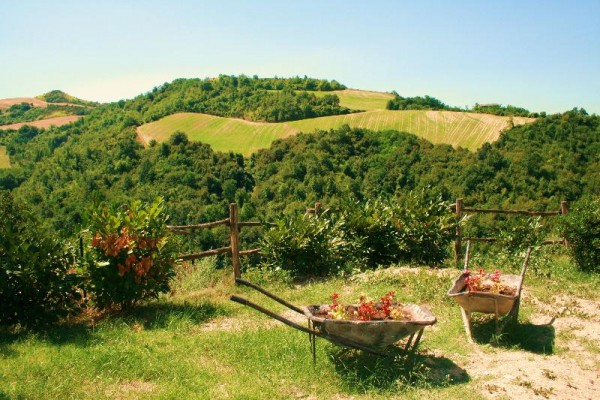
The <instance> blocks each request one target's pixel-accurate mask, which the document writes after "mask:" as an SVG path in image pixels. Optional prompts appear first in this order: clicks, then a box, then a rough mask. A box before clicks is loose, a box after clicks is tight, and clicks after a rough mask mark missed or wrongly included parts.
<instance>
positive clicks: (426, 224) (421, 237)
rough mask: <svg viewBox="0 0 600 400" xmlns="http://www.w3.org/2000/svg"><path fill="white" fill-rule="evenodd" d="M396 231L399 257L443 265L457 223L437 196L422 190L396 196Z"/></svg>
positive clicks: (393, 206) (394, 211)
mask: <svg viewBox="0 0 600 400" xmlns="http://www.w3.org/2000/svg"><path fill="white" fill-rule="evenodd" d="M391 206H392V209H393V214H394V225H395V227H396V230H397V232H398V239H397V240H398V245H399V248H400V254H399V257H400V259H401V260H403V261H411V262H417V263H422V264H439V263H442V262H443V261H444V260H445V259H446V258H447V257H448V256H449V252H450V243H451V241H452V240H453V239H454V237H455V235H456V226H457V224H458V223H460V222H461V221H457V220H456V218H455V217H454V216H453V215H452V213H449V212H448V209H449V208H448V206H449V204H448V203H447V202H446V201H444V200H443V199H442V195H441V194H439V193H436V192H435V191H434V192H431V191H426V190H421V191H411V192H409V193H406V194H404V195H402V196H399V197H396V198H395V199H394V200H393V203H392V204H391Z"/></svg>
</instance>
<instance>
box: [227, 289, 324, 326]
mask: <svg viewBox="0 0 600 400" xmlns="http://www.w3.org/2000/svg"><path fill="white" fill-rule="evenodd" d="M229 299H230V300H231V301H235V302H236V303H240V304H242V305H245V306H248V307H251V308H254V309H255V310H257V311H260V312H261V313H263V314H266V315H268V316H269V317H271V318H274V319H276V320H277V321H280V322H283V323H284V324H286V325H289V326H291V327H292V328H296V329H298V330H299V331H302V332H306V333H310V334H311V335H315V336H323V334H322V333H321V332H319V331H315V330H313V329H309V328H307V327H305V326H302V325H298V324H297V323H295V322H294V321H290V320H289V319H287V318H284V317H282V316H281V315H278V314H275V313H274V312H273V311H270V310H267V309H266V308H264V307H261V306H259V305H258V304H255V303H253V302H251V301H250V300H247V299H244V298H243V297H239V296H236V295H232V296H231V297H230V298H229Z"/></svg>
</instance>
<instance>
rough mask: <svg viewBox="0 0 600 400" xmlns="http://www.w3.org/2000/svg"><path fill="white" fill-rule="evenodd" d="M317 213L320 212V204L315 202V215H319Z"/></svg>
mask: <svg viewBox="0 0 600 400" xmlns="http://www.w3.org/2000/svg"><path fill="white" fill-rule="evenodd" d="M319 211H321V202H320V201H317V202H316V203H315V215H319Z"/></svg>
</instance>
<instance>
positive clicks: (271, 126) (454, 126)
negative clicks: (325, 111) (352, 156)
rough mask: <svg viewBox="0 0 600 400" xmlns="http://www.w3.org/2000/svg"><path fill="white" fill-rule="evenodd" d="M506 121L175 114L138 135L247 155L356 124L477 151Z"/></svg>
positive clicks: (440, 114) (451, 115)
mask: <svg viewBox="0 0 600 400" xmlns="http://www.w3.org/2000/svg"><path fill="white" fill-rule="evenodd" d="M367 93H368V92H367ZM508 120H509V118H508V117H499V116H495V115H489V114H477V113H467V112H454V111H425V110H416V111H412V110H411V111H390V110H372V111H366V112H361V113H355V114H348V115H336V116H331V117H321V118H311V119H305V120H301V121H292V122H282V123H258V122H249V121H244V120H239V119H232V118H221V117H215V116H211V115H206V114H196V113H177V114H173V115H170V116H167V117H165V118H163V119H161V120H159V121H155V122H152V123H149V124H145V125H142V126H140V127H139V128H138V135H139V136H140V139H141V140H142V141H143V142H144V143H148V142H149V141H150V140H152V139H154V140H156V141H158V142H160V141H163V140H166V139H168V138H169V136H171V134H173V133H174V132H175V131H182V132H185V133H186V134H187V135H188V137H189V138H190V140H198V141H201V142H203V143H207V144H209V145H211V146H212V147H213V149H215V150H217V151H234V152H239V153H242V154H244V155H249V154H252V153H253V152H255V151H256V150H258V149H261V148H266V147H268V146H269V145H270V144H271V142H272V141H273V140H275V139H279V138H283V137H287V136H290V135H294V134H297V133H299V132H313V131H315V130H330V129H336V128H339V127H341V126H342V125H344V124H347V125H349V126H350V127H353V128H367V129H372V130H398V131H403V132H408V133H412V134H415V135H417V136H420V137H423V138H424V139H427V140H429V141H430V142H432V143H446V144H450V145H452V146H454V147H458V146H461V147H464V148H467V149H469V150H476V149H477V148H479V147H480V146H481V145H482V144H483V143H486V142H493V141H495V140H496V139H498V137H499V135H500V132H501V131H502V130H503V129H505V128H506V127H507V126H508ZM533 121H534V119H532V118H522V117H515V118H513V122H514V124H515V125H521V124H526V123H530V122H533Z"/></svg>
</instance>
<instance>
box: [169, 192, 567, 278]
mask: <svg viewBox="0 0 600 400" xmlns="http://www.w3.org/2000/svg"><path fill="white" fill-rule="evenodd" d="M450 207H451V209H452V210H454V211H455V213H456V218H457V219H459V220H460V219H461V218H462V217H463V216H464V215H465V213H497V214H519V215H530V216H535V215H540V216H556V215H563V214H567V213H568V212H569V203H568V202H567V201H562V202H561V203H560V209H559V210H558V211H525V210H499V209H482V208H474V207H465V206H464V204H463V199H457V200H456V203H455V204H452V205H451V206H450ZM320 210H321V203H320V202H317V203H315V207H314V208H307V209H306V213H307V214H314V215H317V214H319V212H320ZM274 225H275V224H274V223H271V222H240V221H239V215H238V207H237V204H235V203H231V204H230V205H229V218H225V219H221V220H218V221H213V222H206V223H203V224H194V225H177V226H175V225H169V226H167V228H168V229H170V230H171V231H172V232H174V233H178V234H183V235H189V234H191V233H192V232H193V231H194V230H202V229H211V228H215V227H219V226H228V227H229V232H230V233H229V238H230V245H229V246H227V247H219V248H216V249H211V250H206V251H203V252H200V253H194V254H187V255H183V256H180V257H179V259H180V260H183V261H190V260H196V259H198V258H202V257H210V256H215V255H218V254H228V255H230V256H231V260H232V265H233V274H234V276H235V278H241V269H240V257H242V256H247V255H250V254H257V253H260V249H252V250H241V249H240V231H241V229H242V228H243V227H251V226H274ZM463 240H465V241H466V240H470V241H472V242H493V241H495V240H496V238H492V237H486V238H478V237H462V229H461V227H460V226H458V228H457V231H456V240H455V241H454V260H455V261H456V262H458V260H459V258H460V256H461V245H462V241H463ZM544 244H564V245H566V244H567V241H566V239H560V240H546V241H545V242H544Z"/></svg>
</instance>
